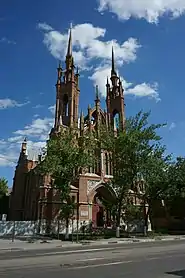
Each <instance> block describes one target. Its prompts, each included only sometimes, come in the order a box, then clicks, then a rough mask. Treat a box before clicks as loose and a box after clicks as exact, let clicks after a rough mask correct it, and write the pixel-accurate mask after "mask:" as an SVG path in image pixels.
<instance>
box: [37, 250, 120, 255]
mask: <svg viewBox="0 0 185 278" xmlns="http://www.w3.org/2000/svg"><path fill="white" fill-rule="evenodd" d="M105 250H108V251H110V250H115V248H96V249H93V248H92V249H78V250H69V251H59V252H47V253H36V254H35V255H34V256H44V255H57V254H72V253H83V252H85V253H87V252H96V251H105Z"/></svg>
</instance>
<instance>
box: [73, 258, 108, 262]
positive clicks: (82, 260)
mask: <svg viewBox="0 0 185 278" xmlns="http://www.w3.org/2000/svg"><path fill="white" fill-rule="evenodd" d="M104 259H105V258H102V257H101V258H89V259H81V260H76V261H77V262H87V261H97V260H104Z"/></svg>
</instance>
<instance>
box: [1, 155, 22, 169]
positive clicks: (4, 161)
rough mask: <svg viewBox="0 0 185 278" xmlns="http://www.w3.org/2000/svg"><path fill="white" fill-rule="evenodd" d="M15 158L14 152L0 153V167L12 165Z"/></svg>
mask: <svg viewBox="0 0 185 278" xmlns="http://www.w3.org/2000/svg"><path fill="white" fill-rule="evenodd" d="M17 159H18V157H16V155H15V154H14V153H7V154H0V167H7V166H10V167H14V166H15V163H16V160H17Z"/></svg>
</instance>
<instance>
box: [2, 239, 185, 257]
mask: <svg viewBox="0 0 185 278" xmlns="http://www.w3.org/2000/svg"><path fill="white" fill-rule="evenodd" d="M177 240H185V236H184V237H178V236H176V237H173V238H160V237H159V238H153V239H152V238H151V239H132V240H115V241H106V242H81V243H73V244H64V245H63V244H61V245H56V246H52V248H62V247H63V248H71V247H81V246H100V245H109V244H123V245H127V244H132V243H147V242H160V241H177ZM39 245H41V246H43V243H39ZM50 246H51V245H50ZM37 247H38V245H36V248H31V249H30V248H26V247H23V248H20V247H10V248H0V253H3V252H6V251H7V252H13V251H30V250H35V251H38V250H44V249H43V248H37ZM46 249H47V250H49V249H50V248H46Z"/></svg>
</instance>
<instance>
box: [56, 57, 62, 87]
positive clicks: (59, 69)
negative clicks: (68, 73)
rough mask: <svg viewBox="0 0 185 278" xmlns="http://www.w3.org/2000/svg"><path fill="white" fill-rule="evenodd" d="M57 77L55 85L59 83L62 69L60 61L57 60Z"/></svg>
mask: <svg viewBox="0 0 185 278" xmlns="http://www.w3.org/2000/svg"><path fill="white" fill-rule="evenodd" d="M57 72H58V76H57V85H58V84H60V83H61V77H62V67H61V61H60V60H59V63H58V68H57Z"/></svg>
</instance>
